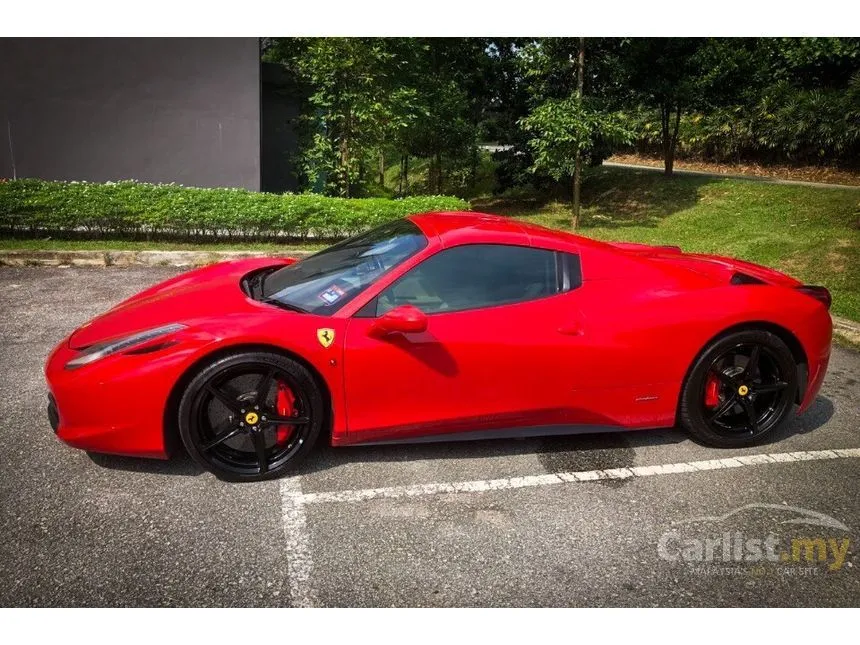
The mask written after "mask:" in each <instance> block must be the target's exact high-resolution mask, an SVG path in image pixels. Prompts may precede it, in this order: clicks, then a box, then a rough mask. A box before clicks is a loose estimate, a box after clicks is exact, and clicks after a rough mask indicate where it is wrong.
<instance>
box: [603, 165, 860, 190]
mask: <svg viewBox="0 0 860 645" xmlns="http://www.w3.org/2000/svg"><path fill="white" fill-rule="evenodd" d="M602 165H603V166H607V167H609V168H629V169H630V170H656V171H658V172H663V168H662V166H645V165H639V164H632V163H619V162H617V161H604V162H603V164H602ZM672 172H674V173H677V174H679V175H692V176H694V177H714V178H717V179H746V180H749V181H759V182H763V183H767V184H780V185H783V186H810V187H811V188H840V189H848V190H860V186H855V185H852V184H828V183H824V182H821V181H804V180H802V179H781V178H779V177H769V176H765V175H741V174H737V173H719V172H708V171H706V170H692V169H688V168H675V169H674V170H673V171H672Z"/></svg>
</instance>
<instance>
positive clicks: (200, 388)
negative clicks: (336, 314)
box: [179, 352, 324, 481]
mask: <svg viewBox="0 0 860 645" xmlns="http://www.w3.org/2000/svg"><path fill="white" fill-rule="evenodd" d="M323 413H324V402H323V396H322V393H321V392H320V389H319V387H318V385H317V384H316V382H315V380H314V377H313V375H312V374H311V373H310V372H309V371H308V369H307V368H305V367H304V366H303V365H301V364H299V363H297V362H295V361H292V360H290V359H288V358H285V357H283V356H279V355H278V354H270V353H263V352H253V353H242V354H234V355H232V356H228V357H225V358H221V359H219V360H217V361H215V362H213V363H212V364H211V365H209V366H207V367H206V368H204V369H203V370H202V371H201V372H200V373H199V374H197V376H195V377H194V379H193V380H192V381H191V383H189V385H188V388H187V389H186V391H185V394H184V395H183V396H182V400H181V401H180V404H179V434H180V436H181V438H182V443H183V444H184V445H185V448H186V450H187V451H188V453H189V454H190V455H191V457H192V459H194V461H196V462H197V463H198V464H200V465H201V466H202V467H203V468H205V469H206V470H209V471H210V472H212V473H214V474H215V475H217V476H218V477H220V478H222V479H226V480H229V481H259V480H263V479H272V478H275V477H279V476H281V475H283V474H284V473H286V472H287V471H289V470H290V469H291V468H293V467H294V466H295V465H296V464H297V463H298V462H300V461H301V460H302V459H303V458H304V457H305V455H306V454H307V453H308V452H309V451H310V450H311V448H312V447H313V445H314V443H315V442H316V440H317V437H318V436H319V434H320V431H321V429H322V426H323V418H324V414H323Z"/></svg>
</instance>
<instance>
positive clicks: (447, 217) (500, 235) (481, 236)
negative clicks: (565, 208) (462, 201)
mask: <svg viewBox="0 0 860 645" xmlns="http://www.w3.org/2000/svg"><path fill="white" fill-rule="evenodd" d="M409 219H410V220H412V221H413V222H414V223H415V224H416V225H418V227H419V228H420V229H421V230H422V232H423V233H424V234H425V235H427V236H428V237H433V236H438V238H439V241H440V243H441V244H442V246H452V245H455V244H465V243H470V242H477V241H481V242H488V243H498V244H504V243H507V244H525V245H529V246H531V245H532V244H534V243H535V242H536V241H538V240H541V241H544V242H548V241H551V242H552V245H561V246H562V247H563V246H571V247H578V248H582V247H592V248H594V247H598V248H601V249H603V250H609V249H612V250H616V249H613V247H612V246H611V245H609V244H606V243H604V242H598V241H596V240H592V239H590V238H587V237H582V236H581V235H575V234H573V233H567V232H565V231H559V230H556V229H551V228H547V227H545V226H540V225H538V224H532V223H530V222H522V221H519V220H517V219H515V218H512V217H505V216H502V215H491V214H489V213H476V212H472V211H453V212H438V213H420V214H417V215H411V216H410V217H409Z"/></svg>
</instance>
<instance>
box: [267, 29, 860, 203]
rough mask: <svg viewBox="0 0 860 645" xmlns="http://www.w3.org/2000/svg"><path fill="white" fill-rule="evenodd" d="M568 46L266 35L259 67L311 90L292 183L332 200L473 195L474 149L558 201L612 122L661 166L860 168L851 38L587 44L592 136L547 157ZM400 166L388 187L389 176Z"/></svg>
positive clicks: (567, 67) (562, 41) (602, 153)
mask: <svg viewBox="0 0 860 645" xmlns="http://www.w3.org/2000/svg"><path fill="white" fill-rule="evenodd" d="M577 41H578V39H577V38H275V39H265V40H264V57H265V59H266V60H269V61H275V62H279V63H281V64H283V65H284V66H285V67H286V68H287V70H288V71H289V72H291V73H292V75H293V77H294V79H295V80H296V81H297V83H298V84H299V85H300V86H303V87H305V88H307V89H306V94H307V96H308V97H309V98H308V100H307V101H306V103H305V104H304V105H303V107H302V119H301V122H302V124H303V129H302V133H301V142H302V143H301V155H300V159H299V160H298V166H299V167H300V170H301V172H302V175H303V187H304V188H307V189H312V190H314V191H318V192H324V193H327V194H331V195H341V196H368V195H399V196H402V195H405V194H416V193H419V194H420V193H429V194H438V193H441V192H443V190H444V191H455V192H456V193H457V194H459V195H472V194H475V190H476V187H477V185H478V182H479V177H480V174H481V163H482V161H481V157H480V154H479V150H480V148H479V144H480V143H492V144H500V145H501V146H503V148H504V149H503V150H502V151H500V152H498V153H496V155H495V156H496V162H497V164H496V166H497V171H496V182H495V183H496V186H497V188H498V190H501V191H504V190H508V189H510V188H512V187H515V186H517V187H523V186H526V185H528V186H532V187H537V188H541V189H543V190H552V191H554V192H557V191H558V190H559V187H560V186H561V184H560V183H559V181H558V180H557V179H555V178H557V177H560V176H561V175H560V172H561V174H563V173H564V172H566V168H569V165H570V164H569V163H567V162H566V161H564V159H563V157H564V156H565V154H568V153H566V152H565V150H567V151H570V150H574V151H575V150H576V149H577V148H580V149H585V148H588V149H589V151H590V161H591V162H592V163H596V162H599V161H600V160H601V159H603V158H605V157H606V156H608V155H609V154H611V153H612V151H613V149H614V148H618V146H619V145H620V142H621V141H623V140H624V137H603V136H600V127H598V126H599V125H600V124H601V123H606V122H608V123H617V122H619V121H618V119H617V116H610V115H617V113H619V112H623V113H624V114H626V115H627V116H628V122H629V123H630V124H631V126H633V129H634V131H635V137H634V139H635V141H636V146H637V148H638V149H639V150H647V151H649V152H657V151H659V152H660V154H662V155H663V156H664V159H665V163H666V167H667V169H669V170H671V168H672V164H673V160H674V156H675V154H676V151H677V152H678V154H681V155H694V156H703V157H711V158H715V159H720V160H733V161H740V160H744V159H746V160H757V161H761V162H765V163H767V162H769V161H783V162H784V161H797V162H803V163H842V164H851V163H854V164H856V163H857V159H858V158H860V154H858V145H857V128H858V125H857V124H858V119H857V110H858V108H857V106H858V101H857V90H856V87H857V84H858V81H857V80H856V79H857V77H858V75H860V39H858V38H587V39H586V47H585V50H586V56H585V69H586V73H585V87H584V96H585V97H586V98H587V99H588V101H589V103H588V107H589V109H590V110H591V111H592V112H593V114H591V115H590V116H589V118H587V119H586V118H585V116H584V115H581V116H582V119H580V121H581V123H580V126H584V125H585V124H587V123H591V124H592V125H593V126H594V127H593V128H592V129H591V134H592V136H591V142H590V144H587V143H586V141H585V139H584V138H583V139H577V141H579V143H577V145H575V146H571V145H568V144H569V142H568V143H566V144H559V145H558V146H556V150H554V151H552V152H550V150H549V148H548V146H549V144H550V143H551V142H549V141H547V140H545V141H543V142H541V141H540V137H539V136H538V135H539V133H540V132H541V131H544V132H550V131H553V132H561V133H563V134H564V136H565V137H566V138H569V137H570V136H571V135H572V133H573V132H574V131H577V132H579V133H580V134H584V132H585V130H583V129H582V127H574V126H575V124H574V123H573V122H572V121H570V120H569V119H568V120H567V121H566V122H563V121H557V122H556V123H555V124H554V125H552V129H550V121H548V120H547V117H549V116H550V115H551V114H553V113H555V114H557V115H561V114H563V113H562V112H559V111H558V110H556V108H558V107H559V106H560V105H562V104H563V102H564V101H565V100H567V99H569V98H570V97H571V96H573V95H574V93H575V88H576V73H575V65H574V60H575V58H576V52H577V47H578V42H577ZM852 79H854V80H852ZM568 112H569V111H568ZM538 122H541V125H540V126H538ZM523 126H529V127H528V128H526V127H523ZM538 150H543V152H542V154H544V157H545V158H544V159H542V160H541V161H540V162H538V161H536V158H535V153H536V151H538ZM549 157H552V158H553V159H554V161H553V163H551V164H549V163H547V162H548V159H549ZM396 166H399V170H398V171H397V172H396V175H397V176H396V181H394V182H392V181H391V180H390V177H388V172H387V170H386V169H387V168H391V167H396ZM551 168H552V169H553V170H552V172H550V169H551ZM414 169H418V170H419V172H418V173H417V175H418V176H420V179H421V180H420V181H416V179H417V177H416V173H413V170H414ZM410 173H412V176H411V177H410ZM565 186H566V182H565Z"/></svg>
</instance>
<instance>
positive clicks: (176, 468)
mask: <svg viewBox="0 0 860 645" xmlns="http://www.w3.org/2000/svg"><path fill="white" fill-rule="evenodd" d="M834 411H835V408H834V406H833V402H832V401H831V400H830V399H829V398H827V397H825V396H819V397H818V398H816V399H815V401H814V402H813V404H812V405H811V406H810V407H809V409H808V410H806V412H804V414H802V415H801V416H798V417H795V418H793V419H792V421H791V422H790V423H787V424H786V425H785V426H784V427H783V428H782V429H781V430H780V431H779V432H778V433H777V434H776V435H774V436H773V437H771V438H770V439H768V440H767V441H765V442H763V443H762V444H759V445H760V446H768V445H773V444H778V443H779V442H781V441H784V440H786V439H788V438H789V437H792V436H794V435H801V434H808V433H810V432H813V431H815V430H817V429H818V428H820V427H821V426H823V425H825V424H826V423H827V422H828V421H829V420H830V419H831V417H832V416H833V414H834ZM688 441H692V439H690V438H689V437H688V436H687V435H686V434H685V433H684V432H683V431H682V430H680V429H677V428H661V429H657V430H639V431H628V432H625V431H620V432H604V433H597V434H573V435H559V436H550V437H537V438H528V439H485V440H475V441H451V440H448V441H440V442H438V443H413V444H408V443H404V444H387V445H376V446H348V447H339V448H333V447H332V446H329V445H320V446H317V448H316V450H314V451H313V452H312V453H311V454H310V455H309V456H308V458H307V459H306V460H305V462H304V463H302V464H301V465H300V466H299V467H298V468H297V469H296V471H295V472H296V474H299V475H309V474H312V473H315V472H320V471H324V470H328V469H330V468H337V467H340V466H344V465H347V464H351V463H397V462H409V461H419V460H445V459H487V458H505V457H516V456H522V455H536V456H537V459H538V461H539V462H540V464H541V466H542V467H543V468H544V470H545V472H548V473H557V472H566V471H581V470H603V469H608V468H626V467H630V466H633V465H634V459H635V454H636V449H637V448H641V447H646V446H661V445H672V444H679V443H684V442H688ZM87 454H88V455H89V457H90V459H91V460H92V461H93V463H95V464H96V465H98V466H101V467H102V468H108V469H111V470H125V471H129V472H138V473H153V474H162V475H178V476H184V477H196V476H197V475H200V474H202V473H203V472H205V471H204V470H203V469H202V468H200V467H199V466H198V465H197V464H196V463H194V461H192V459H191V458H190V457H189V456H188V455H187V454H186V453H185V452H184V451H182V450H179V451H177V453H176V454H175V455H174V456H173V457H172V458H171V459H169V460H166V461H165V460H160V459H139V458H135V457H121V456H117V455H104V454H97V453H87ZM624 481H625V480H617V481H614V480H607V482H608V485H623V484H619V483H618V482H624Z"/></svg>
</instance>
